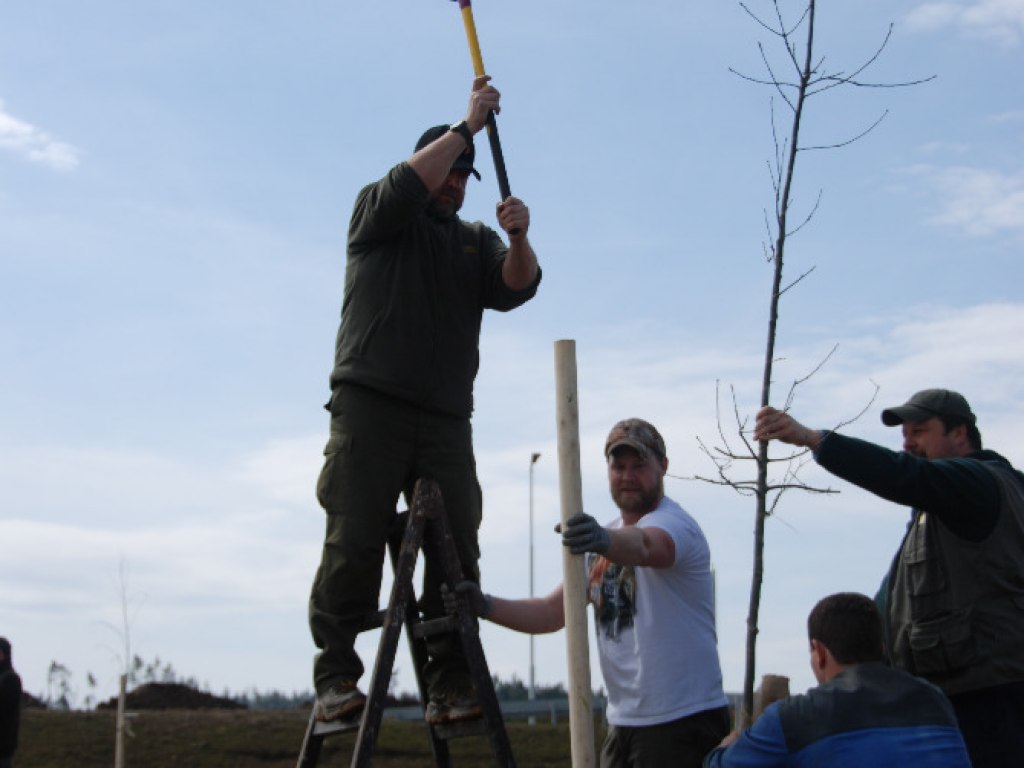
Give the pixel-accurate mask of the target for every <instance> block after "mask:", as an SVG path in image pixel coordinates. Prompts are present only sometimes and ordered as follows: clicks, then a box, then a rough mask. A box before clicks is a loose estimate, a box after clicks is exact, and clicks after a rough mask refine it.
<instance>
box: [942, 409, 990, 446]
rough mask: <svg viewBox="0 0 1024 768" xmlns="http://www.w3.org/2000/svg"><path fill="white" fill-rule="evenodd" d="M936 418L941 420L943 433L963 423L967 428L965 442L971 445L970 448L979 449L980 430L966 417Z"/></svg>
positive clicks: (947, 432)
mask: <svg viewBox="0 0 1024 768" xmlns="http://www.w3.org/2000/svg"><path fill="white" fill-rule="evenodd" d="M937 418H938V419H939V421H941V422H942V430H943V434H946V435H948V434H949V433H950V432H952V431H953V430H954V429H956V428H957V427H959V426H960V425H961V424H963V425H964V426H965V427H966V428H967V443H968V444H969V445H970V446H971V449H972V450H975V451H980V450H981V432H980V431H979V430H978V425H977V424H973V423H971V422H970V421H968V420H967V419H962V418H960V417H958V416H938V417H937Z"/></svg>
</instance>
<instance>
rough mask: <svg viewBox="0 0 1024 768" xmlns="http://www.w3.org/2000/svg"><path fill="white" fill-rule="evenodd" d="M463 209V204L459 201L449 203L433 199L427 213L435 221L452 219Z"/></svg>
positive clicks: (428, 205) (429, 203) (428, 204)
mask: <svg viewBox="0 0 1024 768" xmlns="http://www.w3.org/2000/svg"><path fill="white" fill-rule="evenodd" d="M461 207H462V203H461V202H459V201H457V200H452V201H450V202H449V201H447V200H444V201H442V200H439V199H438V198H437V197H431V198H430V202H428V203H427V213H428V214H430V215H431V216H433V217H434V218H435V219H450V218H451V217H452V216H454V215H455V214H456V213H458V212H459V209H460V208H461Z"/></svg>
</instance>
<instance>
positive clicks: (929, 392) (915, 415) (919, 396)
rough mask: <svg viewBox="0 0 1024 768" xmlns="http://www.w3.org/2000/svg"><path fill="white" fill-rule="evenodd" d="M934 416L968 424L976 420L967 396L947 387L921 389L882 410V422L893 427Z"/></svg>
mask: <svg viewBox="0 0 1024 768" xmlns="http://www.w3.org/2000/svg"><path fill="white" fill-rule="evenodd" d="M936 416H947V417H953V418H957V419H963V420H964V421H965V422H967V423H968V424H974V422H975V421H976V418H975V416H974V413H973V412H972V411H971V406H970V405H968V403H967V398H965V397H964V396H963V395H961V394H960V393H959V392H953V391H952V390H949V389H922V390H921V391H920V392H916V393H915V394H914V395H913V397H911V398H910V399H909V400H907V402H906V403H904V404H903V405H898V406H896V407H894V408H886V409H885V410H884V411H882V423H883V424H885V426H887V427H895V426H896V425H897V424H902V423H904V422H906V421H909V422H910V423H911V424H914V423H916V422H919V421H927V420H928V419H931V418H934V417H936Z"/></svg>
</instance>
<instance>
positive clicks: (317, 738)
mask: <svg viewBox="0 0 1024 768" xmlns="http://www.w3.org/2000/svg"><path fill="white" fill-rule="evenodd" d="M315 728H316V701H315V700H314V702H313V711H312V712H310V713H309V724H308V725H307V726H306V735H305V736H303V737H302V750H301V751H300V752H299V759H298V762H296V763H295V768H315V766H316V764H317V761H319V760H320V747H321V746H323V743H324V737H323V736H321V735H319V734H317V733H314V729H315Z"/></svg>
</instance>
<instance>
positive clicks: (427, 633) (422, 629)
mask: <svg viewBox="0 0 1024 768" xmlns="http://www.w3.org/2000/svg"><path fill="white" fill-rule="evenodd" d="M458 631H459V620H458V619H456V618H455V617H454V616H442V617H441V618H439V619H431V620H430V621H421V622H419V623H418V624H414V625H413V627H412V636H413V637H431V636H432V635H443V634H444V633H445V632H458Z"/></svg>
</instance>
